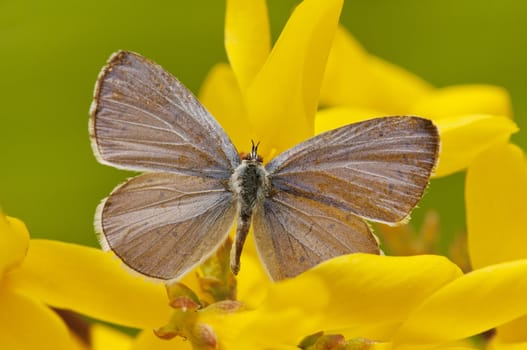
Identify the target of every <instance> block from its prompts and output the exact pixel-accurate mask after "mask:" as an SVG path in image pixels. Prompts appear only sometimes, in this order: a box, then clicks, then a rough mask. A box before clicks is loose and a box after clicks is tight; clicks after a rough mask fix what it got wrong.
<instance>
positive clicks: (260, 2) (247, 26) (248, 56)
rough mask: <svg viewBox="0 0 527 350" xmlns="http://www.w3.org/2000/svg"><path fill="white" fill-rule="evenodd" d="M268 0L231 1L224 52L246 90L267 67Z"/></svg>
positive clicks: (228, 2) (228, 3) (268, 35)
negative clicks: (265, 65) (259, 72)
mask: <svg viewBox="0 0 527 350" xmlns="http://www.w3.org/2000/svg"><path fill="white" fill-rule="evenodd" d="M270 35H271V34H270V32H269V19H268V16H267V6H266V3H265V0H249V1H247V0H228V1H227V5H226V14H225V50H226V51H227V56H228V57H229V61H230V63H231V66H232V69H233V70H234V73H235V74H236V78H237V79H238V82H239V84H240V87H241V89H242V90H243V91H245V90H246V89H247V87H248V86H249V85H250V83H251V82H252V80H253V79H254V77H255V75H256V74H257V73H258V71H259V70H260V68H261V67H262V65H263V64H264V62H265V60H266V59H267V56H268V55H269V50H270V48H271V37H270Z"/></svg>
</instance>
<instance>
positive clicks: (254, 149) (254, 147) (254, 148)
mask: <svg viewBox="0 0 527 350" xmlns="http://www.w3.org/2000/svg"><path fill="white" fill-rule="evenodd" d="M251 144H252V147H251V159H258V146H259V145H260V142H258V143H257V144H256V145H255V144H254V140H251Z"/></svg>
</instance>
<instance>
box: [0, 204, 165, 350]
mask: <svg viewBox="0 0 527 350" xmlns="http://www.w3.org/2000/svg"><path fill="white" fill-rule="evenodd" d="M0 249H1V251H0V273H1V275H0V281H1V284H0V294H1V296H0V304H1V305H0V309H1V310H2V312H1V313H0V348H1V349H36V348H50V349H72V348H74V346H75V345H74V343H73V339H72V337H71V336H70V333H69V330H68V327H67V326H66V324H65V323H64V322H63V320H62V319H61V318H60V317H59V315H58V314H57V313H55V312H54V311H53V310H52V309H50V308H49V306H52V307H55V308H60V309H71V310H75V311H77V312H81V313H83V314H85V315H88V316H91V317H94V318H100V319H105V320H107V321H110V322H114V323H119V324H122V325H127V326H131V327H139V328H153V327H156V326H158V325H159V324H162V323H163V322H165V321H166V319H167V318H168V317H169V315H170V308H169V307H168V306H167V302H166V294H165V291H164V287H163V286H162V285H156V284H152V283H151V282H147V281H145V280H144V279H143V278H141V277H137V276H132V275H130V274H129V273H128V272H127V271H125V270H124V269H123V268H122V266H120V263H119V262H118V261H117V259H116V258H114V257H113V256H112V255H110V254H107V253H104V252H101V251H100V250H98V249H94V248H88V247H83V246H79V245H75V244H69V243H62V242H55V241H48V240H30V239H29V233H28V231H27V229H26V227H25V225H24V224H23V223H22V221H20V220H18V219H15V218H9V217H6V216H4V215H3V214H1V213H0ZM93 332H94V333H93V336H94V338H93V339H99V338H101V337H103V338H105V339H107V338H108V337H107V336H106V335H105V334H109V331H108V332H105V330H104V329H101V328H100V327H99V328H96V329H95V330H94V331H93ZM114 338H115V337H114ZM98 349H102V347H98Z"/></svg>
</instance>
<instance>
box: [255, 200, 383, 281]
mask: <svg viewBox="0 0 527 350" xmlns="http://www.w3.org/2000/svg"><path fill="white" fill-rule="evenodd" d="M253 228H254V229H253V232H254V238H255V240H256V247H257V249H258V253H259V255H260V258H261V260H262V261H263V263H264V265H265V267H266V269H267V271H268V273H269V275H270V276H271V278H272V279H273V280H281V279H284V278H288V277H294V276H296V275H298V274H299V273H301V272H304V271H305V270H308V269H310V268H311V267H313V266H315V265H317V264H319V263H321V262H323V261H325V260H328V259H330V258H333V257H336V256H339V255H344V254H350V253H357V252H364V253H372V254H378V253H379V246H378V243H377V241H376V239H375V237H374V236H373V234H372V233H371V230H370V228H369V226H368V224H367V223H366V222H365V221H364V220H362V219H361V218H359V217H358V216H355V215H353V214H350V213H348V212H346V211H344V210H342V209H339V208H335V207H331V206H329V205H326V204H324V203H321V202H318V201H315V200H312V199H309V198H306V197H300V196H296V195H294V194H291V193H287V192H276V193H275V194H274V195H272V196H271V197H269V198H266V199H265V200H264V201H263V204H262V205H261V206H259V207H257V208H256V210H255V213H254V215H253Z"/></svg>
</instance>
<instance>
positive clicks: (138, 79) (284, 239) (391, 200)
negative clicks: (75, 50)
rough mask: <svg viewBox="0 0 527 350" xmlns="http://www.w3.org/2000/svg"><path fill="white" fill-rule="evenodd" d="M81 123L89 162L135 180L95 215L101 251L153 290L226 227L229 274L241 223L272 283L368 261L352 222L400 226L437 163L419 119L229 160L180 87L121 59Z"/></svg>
mask: <svg viewBox="0 0 527 350" xmlns="http://www.w3.org/2000/svg"><path fill="white" fill-rule="evenodd" d="M90 115H91V118H90V124H89V126H90V136H91V139H92V147H93V150H94V153H95V155H96V157H97V158H98V159H99V161H100V162H101V163H104V164H108V165H112V166H115V167H118V168H123V169H127V170H132V171H139V172H144V173H143V174H141V175H138V176H136V177H133V178H131V179H129V180H128V181H127V182H125V183H124V184H122V185H120V186H118V187H117V188H115V189H114V190H113V191H112V193H111V194H110V196H109V197H108V198H107V199H105V200H103V201H102V203H101V204H100V205H99V207H98V210H97V214H96V218H95V224H96V230H97V232H98V233H99V239H100V241H101V244H102V246H103V247H104V248H106V249H108V250H111V251H113V252H114V253H115V254H116V255H117V256H118V257H119V258H121V260H122V261H123V262H124V263H125V264H126V265H128V266H129V267H130V268H132V269H133V270H135V271H138V272H140V273H142V274H143V275H146V276H149V277H153V278H158V279H162V280H174V279H179V278H181V276H183V275H184V274H186V273H187V272H189V271H190V270H191V269H193V268H194V267H196V266H197V265H199V264H200V263H201V262H202V261H203V260H205V259H206V258H208V257H209V256H210V255H212V254H213V253H214V252H215V251H216V249H217V248H218V247H219V246H220V245H221V244H222V243H223V242H224V240H225V239H226V238H227V236H228V234H229V232H230V230H231V227H232V226H233V223H234V222H235V221H236V222H237V224H236V234H235V240H234V245H233V249H232V252H231V269H232V271H233V272H234V273H237V272H238V271H239V269H240V255H241V251H242V247H243V244H244V242H245V239H246V237H247V234H248V232H249V228H250V227H251V225H252V227H253V230H252V232H253V238H254V240H255V243H256V248H257V251H258V254H259V256H260V258H261V260H262V262H263V264H264V266H265V268H266V270H267V272H268V273H269V275H270V277H271V278H272V279H274V280H280V279H284V278H288V277H294V276H296V275H298V274H300V273H302V272H303V271H305V270H307V269H310V268H312V267H313V266H315V265H317V264H319V263H321V262H323V261H325V260H328V259H331V258H333V257H336V256H339V255H343V254H350V253H356V252H363V253H372V254H378V253H379V252H380V250H379V245H378V242H377V240H376V238H375V236H374V235H373V233H372V232H371V229H370V226H369V225H368V223H367V222H366V221H365V220H364V219H367V220H371V221H376V222H383V223H388V224H397V223H398V222H401V221H403V220H405V219H406V218H407V217H408V215H409V214H410V212H411V210H412V209H413V208H414V207H415V206H416V204H417V203H418V201H419V200H420V199H421V197H422V196H423V194H424V191H425V189H426V187H427V185H428V183H429V179H430V176H431V173H432V171H433V169H434V167H435V165H436V163H437V158H438V153H439V133H438V130H437V128H436V127H435V125H434V124H433V123H432V122H431V121H429V120H426V119H423V118H420V117H414V116H397V117H382V118H376V119H371V120H366V121H363V122H360V123H355V124H349V125H346V126H343V127H340V128H338V129H334V130H330V131H327V132H325V133H322V134H320V135H317V136H314V137H312V138H311V139H308V140H306V141H304V142H302V143H300V144H298V145H296V146H294V147H292V148H290V149H288V150H286V151H284V152H282V153H280V154H278V156H276V157H275V158H273V159H271V160H270V161H269V162H268V163H267V164H266V165H265V166H264V165H263V163H262V159H261V158H260V157H259V156H258V153H257V145H256V146H255V145H254V144H253V148H252V150H251V152H250V154H248V155H246V156H242V157H240V155H239V152H238V151H237V150H236V147H235V146H234V145H233V143H232V142H231V140H230V139H229V137H228V136H227V134H226V133H225V131H224V130H223V129H222V128H221V126H220V125H219V123H218V122H217V121H216V120H215V119H214V118H213V117H212V116H211V115H210V114H209V113H208V111H207V110H206V109H205V107H203V106H202V105H201V104H200V103H199V101H198V100H197V99H196V98H195V97H194V96H193V95H192V93H191V92H190V91H188V90H187V89H186V88H185V87H184V86H183V84H181V83H180V82H179V81H178V80H177V79H176V78H174V77H173V76H172V75H170V74H169V73H167V72H166V71H165V70H164V69H163V68H162V67H161V66H159V65H157V64H155V63H154V62H152V61H150V60H148V59H146V58H144V57H142V56H141V55H138V54H136V53H132V52H127V51H120V52H117V53H115V54H114V55H112V56H111V57H110V59H109V61H108V65H107V66H106V67H104V68H103V70H102V71H101V74H100V75H99V78H98V80H97V84H96V87H95V94H94V101H93V103H92V107H91V109H90ZM262 141H263V142H266V141H265V140H262Z"/></svg>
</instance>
